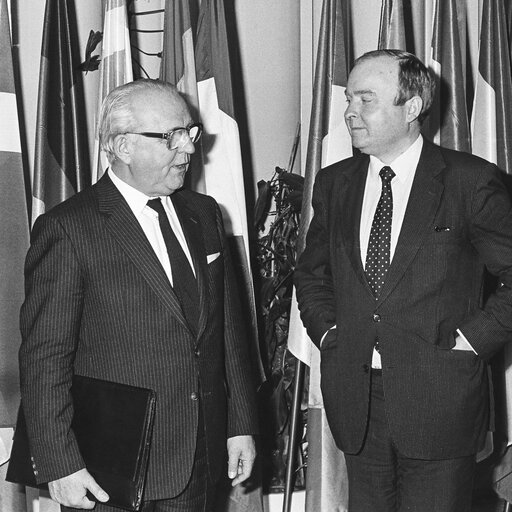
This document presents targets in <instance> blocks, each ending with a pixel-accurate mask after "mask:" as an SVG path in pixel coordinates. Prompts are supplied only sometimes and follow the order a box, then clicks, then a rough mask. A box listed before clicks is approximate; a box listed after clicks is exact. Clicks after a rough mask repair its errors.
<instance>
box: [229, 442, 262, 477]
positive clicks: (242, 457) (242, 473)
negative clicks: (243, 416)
mask: <svg viewBox="0 0 512 512" xmlns="http://www.w3.org/2000/svg"><path fill="white" fill-rule="evenodd" d="M228 457H229V460H228V477H229V478H231V479H232V480H233V481H232V482H231V485H232V486H233V487H234V486H235V485H237V484H239V483H241V482H243V481H244V480H247V479H248V478H249V477H250V476H251V471H252V467H253V465H254V459H255V458H256V447H255V444H254V439H253V437H252V436H235V437H230V438H229V439H228Z"/></svg>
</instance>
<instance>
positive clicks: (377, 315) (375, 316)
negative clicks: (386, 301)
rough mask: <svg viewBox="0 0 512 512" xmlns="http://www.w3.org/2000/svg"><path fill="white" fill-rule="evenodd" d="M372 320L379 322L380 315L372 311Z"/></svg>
mask: <svg viewBox="0 0 512 512" xmlns="http://www.w3.org/2000/svg"><path fill="white" fill-rule="evenodd" d="M373 321H374V322H380V315H379V314H378V313H373Z"/></svg>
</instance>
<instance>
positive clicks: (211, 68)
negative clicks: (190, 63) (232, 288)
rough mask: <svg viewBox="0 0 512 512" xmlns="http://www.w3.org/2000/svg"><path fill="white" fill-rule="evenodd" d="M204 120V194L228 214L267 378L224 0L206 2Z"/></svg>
mask: <svg viewBox="0 0 512 512" xmlns="http://www.w3.org/2000/svg"><path fill="white" fill-rule="evenodd" d="M195 61H196V78H197V91H198V100H199V114H200V120H201V122H202V123H203V126H204V134H203V137H202V140H201V143H202V145H201V149H202V152H203V180H202V181H203V183H204V192H205V193H206V194H208V195H210V196H212V197H214V198H215V199H216V200H217V202H218V203H219V205H220V208H221V210H222V213H223V218H224V225H225V227H226V234H227V236H228V240H229V243H230V247H231V249H232V255H233V260H234V263H235V270H236V274H237V279H238V284H239V289H240V292H241V293H240V298H241V300H242V306H243V309H244V311H245V312H246V317H247V325H248V329H247V333H248V334H249V336H251V337H252V340H251V343H250V348H251V358H252V363H253V367H254V369H255V373H256V379H257V380H258V381H259V382H262V381H263V380H264V375H265V373H264V369H263V365H262V362H261V356H260V351H259V342H258V335H257V333H258V328H257V322H256V302H255V297H254V287H253V280H252V273H251V267H250V255H249V231H248V226H247V214H246V205H245V190H244V174H243V166H242V154H241V150H240V137H239V132H238V124H237V122H236V119H235V111H234V110H235V109H234V99H233V98H234V95H233V85H232V74H231V62H230V55H229V48H228V33H227V26H226V16H225V10H224V1H223V0H202V2H201V6H200V9H199V17H198V21H197V42H196V48H195Z"/></svg>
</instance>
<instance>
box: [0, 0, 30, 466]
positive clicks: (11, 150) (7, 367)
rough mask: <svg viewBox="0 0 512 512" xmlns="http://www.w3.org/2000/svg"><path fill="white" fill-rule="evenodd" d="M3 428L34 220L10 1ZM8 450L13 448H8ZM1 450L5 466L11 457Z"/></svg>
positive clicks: (11, 404) (8, 418) (1, 313)
mask: <svg viewBox="0 0 512 512" xmlns="http://www.w3.org/2000/svg"><path fill="white" fill-rule="evenodd" d="M0 66H1V68H2V72H1V73H0V112H2V114H1V115H0V169H1V170H2V172H1V173H0V216H1V218H2V219H3V222H2V223H0V241H1V242H0V279H1V281H2V285H1V287H0V428H2V427H12V426H14V424H15V422H16V412H17V410H18V405H19V400H20V396H19V384H18V383H19V377H18V349H19V345H20V342H21V337H20V332H19V326H18V313H19V309H20V306H21V304H22V302H23V262H24V261H25V255H26V253H27V249H28V234H29V218H28V211H27V197H26V193H25V183H24V169H23V159H22V153H21V140H20V128H19V122H18V107H17V102H16V89H15V81H14V70H13V59H12V47H11V37H10V28H9V14H8V11H7V0H1V1H0ZM2 446H3V443H1V442H0V448H2ZM7 448H8V447H7ZM9 451H10V450H9V449H6V450H5V452H4V453H1V452H2V450H0V464H3V463H4V462H5V459H6V457H7V456H8V452H9Z"/></svg>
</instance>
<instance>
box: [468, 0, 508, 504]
mask: <svg viewBox="0 0 512 512" xmlns="http://www.w3.org/2000/svg"><path fill="white" fill-rule="evenodd" d="M510 62H511V61H510V47H509V40H508V33H507V13H506V11H505V6H504V4H503V3H502V2H496V1H494V0H483V4H482V21H481V29H480V45H479V55H478V76H477V81H476V86H475V97H474V101H473V111H472V116H471V137H472V143H473V153H474V154H475V155H478V156H481V157H482V158H485V159H486V160H489V161H490V162H493V163H495V164H497V165H498V166H499V167H500V168H501V169H502V170H504V171H505V172H507V173H508V174H511V173H512V114H511V112H510V105H511V104H512V71H511V64H510ZM503 365H504V369H505V371H504V385H505V393H504V395H505V396H504V399H505V400H504V402H499V403H498V404H497V407H504V408H505V411H504V412H505V416H506V418H507V421H506V424H507V432H501V434H502V435H506V436H507V438H508V445H509V446H510V445H511V444H512V348H511V347H510V346H509V345H507V346H506V347H505V349H504V357H503ZM509 451H510V448H509ZM486 455H487V454H486ZM510 457H511V453H507V454H506V456H505V457H504V459H503V460H502V461H501V462H500V464H499V465H498V466H497V467H496V468H495V475H494V478H495V489H496V491H497V492H498V494H499V495H500V496H501V497H502V498H504V499H506V500H508V501H510V500H512V475H511V473H510V461H509V459H510Z"/></svg>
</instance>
